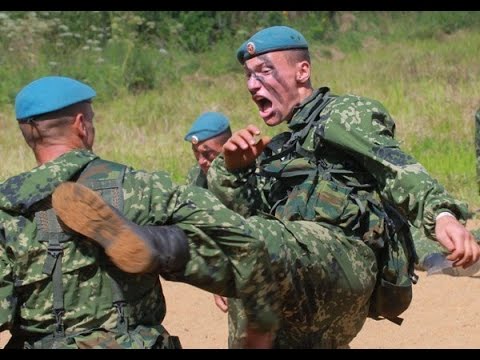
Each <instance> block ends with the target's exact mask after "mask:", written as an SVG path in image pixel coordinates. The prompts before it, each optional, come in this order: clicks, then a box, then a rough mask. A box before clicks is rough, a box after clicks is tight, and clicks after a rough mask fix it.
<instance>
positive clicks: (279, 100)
mask: <svg viewBox="0 0 480 360" xmlns="http://www.w3.org/2000/svg"><path fill="white" fill-rule="evenodd" d="M286 53H287V52H286V51H274V52H270V53H267V54H264V55H259V56H257V57H254V58H252V59H249V60H247V61H246V62H245V64H244V70H245V76H246V80H247V87H248V90H249V91H250V94H251V95H252V100H253V101H254V102H255V104H257V106H258V110H259V114H260V116H261V117H262V119H263V121H265V123H266V124H267V125H269V126H275V125H278V124H280V123H281V122H282V121H284V120H289V119H290V117H291V116H292V112H293V109H294V107H295V106H296V105H297V104H299V103H300V100H301V99H300V97H299V93H298V88H297V81H296V77H297V67H296V64H292V63H289V62H288V58H287V56H286Z"/></svg>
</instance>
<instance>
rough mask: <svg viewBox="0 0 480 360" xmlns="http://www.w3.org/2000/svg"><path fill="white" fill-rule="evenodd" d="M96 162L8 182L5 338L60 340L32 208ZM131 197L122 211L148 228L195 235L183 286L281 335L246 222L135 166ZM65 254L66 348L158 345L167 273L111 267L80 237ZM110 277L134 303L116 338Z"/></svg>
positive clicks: (81, 154) (2, 291)
mask: <svg viewBox="0 0 480 360" xmlns="http://www.w3.org/2000/svg"><path fill="white" fill-rule="evenodd" d="M95 158H97V156H96V155H95V154H93V153H91V152H88V151H86V150H76V151H71V152H69V153H67V154H64V155H62V156H61V157H59V158H57V159H55V160H54V161H51V162H48V163H46V164H43V165H41V166H39V167H37V168H34V169H33V170H31V171H28V172H25V173H22V174H20V175H18V176H15V177H13V178H10V179H8V180H7V181H5V182H4V183H2V184H0V331H1V330H5V329H9V330H11V332H12V334H13V335H14V336H15V334H21V335H22V336H24V337H25V336H26V337H27V338H28V337H32V338H33V337H36V338H38V337H39V336H43V335H47V334H51V333H52V332H53V330H54V325H55V319H54V316H53V314H52V306H53V304H52V296H53V291H52V283H51V279H50V278H49V277H48V276H47V275H45V274H43V272H42V270H43V266H44V263H45V259H46V257H47V244H46V243H45V242H39V241H38V239H37V238H36V234H37V230H38V229H37V224H36V222H35V218H34V214H33V213H32V210H31V209H32V206H33V205H34V204H36V203H38V202H39V201H41V200H43V199H46V198H48V197H49V196H50V195H51V193H52V192H53V190H54V189H55V187H56V186H57V185H58V184H60V183H61V182H64V181H68V180H70V179H72V178H74V176H76V174H78V172H79V171H80V170H81V169H83V168H84V167H85V166H86V165H87V164H88V163H89V162H91V161H92V160H93V159H95ZM123 193H124V210H123V212H124V214H125V216H126V217H127V218H129V219H130V220H132V221H134V222H136V223H138V224H140V225H146V224H159V225H160V224H167V225H172V224H176V225H178V226H179V227H181V228H182V229H183V230H184V231H185V232H186V233H187V235H188V237H189V244H190V256H191V259H190V261H189V263H188V264H187V266H186V269H185V272H184V274H183V277H182V278H181V279H179V281H183V282H186V283H190V284H192V285H195V286H197V287H200V288H202V289H204V290H207V291H211V292H214V293H219V294H222V295H225V296H230V297H239V298H242V299H245V301H246V304H247V307H248V316H249V320H250V321H251V324H252V326H253V327H254V328H255V327H257V328H259V329H263V330H267V329H271V328H275V327H276V324H277V317H276V315H275V314H276V311H277V308H278V305H276V300H274V299H275V297H274V296H275V295H274V294H275V285H274V284H273V281H271V276H272V274H271V270H270V267H269V262H268V257H267V252H266V250H265V248H264V245H263V243H261V242H260V241H258V240H257V239H254V238H253V237H252V236H250V230H249V228H248V226H247V225H246V223H245V221H244V219H243V218H241V217H240V216H238V215H236V214H235V213H233V212H232V211H230V210H228V209H226V208H225V207H224V206H223V205H222V204H221V203H219V202H218V200H217V199H216V198H215V197H214V196H213V195H211V194H210V193H208V191H206V190H204V189H201V188H197V187H189V186H177V185H175V184H173V183H172V181H171V180H170V177H169V176H168V174H166V173H164V172H154V173H147V172H143V171H135V170H133V169H131V168H126V171H125V175H124V181H123ZM63 246H64V254H63V258H62V270H63V281H62V283H63V287H64V289H63V293H64V308H65V314H64V316H63V320H64V324H65V333H66V335H67V337H68V338H69V342H68V344H64V345H63V346H71V347H92V346H93V347H95V346H96V347H127V348H128V347H134V348H143V347H145V348H149V347H151V346H152V345H153V344H155V342H156V341H157V338H159V337H160V336H161V335H162V330H163V328H162V327H161V325H160V324H161V322H162V321H163V318H164V316H165V300H164V297H163V293H162V289H161V286H160V282H159V278H158V275H157V274H145V275H132V274H127V273H123V272H121V271H119V270H118V269H116V268H114V267H113V265H111V264H110V263H109V262H108V261H107V260H106V259H105V256H104V254H103V250H101V249H100V248H99V247H97V246H96V245H94V244H93V243H90V242H89V241H86V240H85V239H82V238H80V237H77V238H75V237H74V238H72V239H71V241H66V242H64V243H63ZM110 277H115V278H116V279H117V281H118V283H119V285H120V286H121V288H122V290H123V292H124V297H125V299H126V302H127V304H128V308H127V312H126V314H127V317H128V323H129V325H130V331H129V333H127V334H122V333H120V332H119V331H117V330H118V329H117V320H118V313H117V311H116V309H115V308H113V307H112V289H111V282H110ZM266 284H272V285H266ZM275 307H277V308H275ZM199 311H201V310H199Z"/></svg>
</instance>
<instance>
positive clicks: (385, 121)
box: [207, 88, 468, 347]
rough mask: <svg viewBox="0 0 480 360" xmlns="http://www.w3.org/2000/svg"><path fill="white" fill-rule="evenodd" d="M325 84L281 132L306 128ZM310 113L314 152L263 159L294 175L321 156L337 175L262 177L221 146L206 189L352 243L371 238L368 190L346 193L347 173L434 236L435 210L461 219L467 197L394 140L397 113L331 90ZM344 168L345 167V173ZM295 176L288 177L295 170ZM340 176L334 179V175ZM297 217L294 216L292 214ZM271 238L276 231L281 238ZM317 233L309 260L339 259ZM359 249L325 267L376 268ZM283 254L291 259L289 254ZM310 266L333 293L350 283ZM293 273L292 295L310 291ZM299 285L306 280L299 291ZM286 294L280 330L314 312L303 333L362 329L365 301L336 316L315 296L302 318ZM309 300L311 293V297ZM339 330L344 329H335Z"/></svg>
mask: <svg viewBox="0 0 480 360" xmlns="http://www.w3.org/2000/svg"><path fill="white" fill-rule="evenodd" d="M324 89H326V90H327V91H328V88H321V89H319V90H316V91H315V92H314V93H313V94H312V96H310V97H309V98H307V99H306V100H305V101H304V102H303V103H302V104H301V105H299V106H298V107H297V108H296V109H295V110H294V114H293V117H292V119H291V120H290V122H289V123H288V127H289V130H290V133H289V134H287V135H288V136H286V137H285V139H291V138H293V137H295V136H297V135H298V134H300V133H301V132H302V131H305V130H304V129H305V128H306V127H307V126H308V125H309V122H310V121H312V119H311V117H312V114H315V109H316V108H318V107H319V104H320V103H321V102H323V101H324V97H325V94H326V92H325V90H324ZM316 117H317V119H319V124H318V126H317V127H315V128H311V129H310V130H308V129H307V130H308V133H307V135H306V136H305V137H304V141H303V143H302V144H301V147H302V149H303V150H306V151H308V152H309V153H310V154H314V156H315V158H314V159H310V158H302V157H301V156H298V155H297V157H293V158H292V157H291V156H290V157H289V156H286V157H285V158H280V159H277V160H275V161H274V162H272V163H270V164H269V166H270V167H274V168H276V169H278V168H281V169H282V171H290V173H291V174H295V171H297V170H298V169H304V168H305V166H306V165H307V166H308V165H310V166H311V168H312V169H315V167H317V166H318V165H319V164H320V165H321V166H325V167H329V168H330V169H334V170H335V171H336V174H339V175H338V177H337V175H336V174H334V173H330V174H322V173H320V174H317V175H318V176H316V177H310V176H309V177H307V178H306V179H305V180H304V181H298V182H297V183H293V185H290V184H287V185H288V186H286V184H284V183H282V180H277V179H276V178H275V177H266V176H262V174H261V172H260V171H259V170H260V169H259V168H258V167H257V165H255V166H252V167H251V168H248V169H242V170H237V171H235V172H229V171H227V170H226V168H225V162H224V159H223V155H219V156H218V157H217V158H216V159H215V160H214V161H213V162H212V165H211V167H210V169H209V172H208V176H207V177H208V184H209V190H210V191H212V192H213V193H214V194H215V195H216V196H217V197H218V198H219V199H220V200H221V201H222V202H223V203H224V204H225V205H226V206H227V207H229V208H230V209H233V210H235V211H236V212H238V213H240V214H242V215H244V216H245V217H249V216H254V215H259V216H265V215H264V214H271V215H274V216H275V217H276V218H278V219H280V220H310V221H313V222H315V223H317V224H318V226H319V227H320V228H323V227H327V228H329V229H332V231H333V232H334V233H335V235H336V236H335V237H333V239H334V240H332V241H333V242H339V243H341V242H342V241H345V239H348V238H350V237H352V238H356V239H357V241H359V242H362V240H364V241H368V239H369V236H370V235H369V234H362V233H358V231H355V229H356V228H358V227H356V225H357V224H358V222H359V221H360V219H361V214H362V213H364V208H365V204H368V203H369V202H370V201H369V200H368V197H367V196H362V197H360V201H355V199H354V198H353V197H352V196H350V193H349V192H350V191H351V190H349V188H348V187H345V186H341V183H345V182H351V183H357V184H365V183H368V182H369V181H371V180H373V181H374V183H375V184H376V185H375V187H376V189H377V190H376V191H373V190H370V191H369V194H370V195H371V196H372V198H373V199H379V198H380V197H382V198H384V199H387V200H389V201H390V202H392V203H394V204H395V205H396V207H397V208H398V209H399V210H400V211H401V212H402V213H403V214H404V215H405V216H406V218H407V219H408V220H409V221H410V222H411V223H412V224H413V225H414V226H416V227H417V228H419V229H422V232H423V233H425V234H426V236H428V237H429V238H432V239H433V238H434V226H435V218H436V216H437V215H438V214H439V213H440V212H442V211H450V212H452V213H453V214H455V215H456V217H457V218H458V219H460V221H463V222H465V221H466V219H467V217H468V209H467V205H466V204H465V203H462V202H460V201H458V200H456V199H454V198H453V197H451V196H450V195H449V194H448V193H447V191H446V190H445V189H444V188H443V187H442V186H441V185H440V184H439V183H438V182H437V181H436V180H434V179H433V178H432V177H431V176H430V175H429V174H428V173H427V171H426V170H425V169H424V168H423V167H422V166H421V165H420V164H419V163H418V162H417V161H416V160H415V159H414V158H412V157H411V156H409V155H407V154H405V153H404V152H403V151H402V150H401V149H400V148H399V145H398V142H397V141H396V140H395V139H394V131H395V124H394V121H393V119H392V118H391V116H390V114H389V113H388V112H387V110H386V109H385V108H384V106H383V105H382V104H381V103H379V102H378V101H375V100H371V99H367V98H363V97H358V96H353V95H345V96H338V97H334V98H333V100H331V101H330V103H328V104H327V105H326V106H325V107H324V108H323V110H321V111H320V112H319V113H318V114H317V115H316ZM280 138H281V137H280ZM285 141H287V140H285ZM267 150H268V149H267ZM271 155H274V154H268V153H267V151H266V152H265V153H264V156H263V158H262V157H261V158H259V160H260V161H263V160H264V159H265V158H268V157H269V156H271ZM263 170H265V169H263ZM344 170H346V173H347V174H348V176H345V175H342V171H344ZM344 173H345V172H344ZM324 175H325V176H324ZM292 178H294V176H293V175H292ZM339 178H340V179H341V181H338V179H339ZM312 186H313V190H312ZM364 192H365V191H364ZM357 200H358V198H357ZM362 208H363V209H362ZM268 216H270V215H268ZM362 221H367V223H369V228H370V231H369V232H371V235H373V234H374V233H375V232H376V231H378V232H381V231H383V228H382V224H381V223H380V222H379V219H378V218H376V216H375V214H373V213H371V214H369V219H366V220H365V219H363V220H362ZM294 223H296V224H297V221H295V222H294ZM306 224H309V223H308V222H307V223H298V224H297V225H296V226H297V227H298V228H299V229H297V230H296V231H297V232H299V233H301V232H302V230H301V229H302V227H305V226H306ZM333 229H334V230H333ZM366 235H367V236H366ZM377 235H378V234H377ZM380 235H381V234H380ZM328 238H329V237H328ZM277 241H282V239H281V238H278V239H277ZM323 242H324V237H323V236H317V235H315V234H310V235H309V236H303V237H302V244H303V245H304V247H303V248H304V249H305V254H308V256H310V257H311V258H312V259H313V260H312V264H313V265H312V266H318V265H320V264H324V260H323V259H336V258H337V256H338V254H337V251H338V249H336V248H334V247H333V248H332V247H327V246H324V245H325V244H323ZM319 243H320V244H322V245H319ZM267 246H268V249H269V252H270V256H271V258H273V256H276V255H274V254H276V252H275V250H274V247H273V245H272V243H270V242H267ZM278 246H280V245H278ZM338 246H340V245H338ZM313 248H315V249H317V252H312V251H310V249H313ZM361 249H362V248H360V247H359V246H358V245H357V247H352V248H351V249H349V251H346V252H345V258H348V259H349V261H352V262H353V261H354V262H355V266H357V267H359V268H356V269H355V268H354V266H353V265H352V264H347V263H348V261H344V262H342V261H335V264H336V267H334V268H333V269H330V271H331V272H332V274H333V273H335V272H336V273H337V274H338V276H347V275H346V274H347V273H348V272H349V271H352V270H353V271H354V272H353V274H351V276H352V277H353V278H356V280H357V282H360V281H362V280H364V279H367V278H368V277H369V276H370V274H371V271H374V270H372V269H375V268H376V262H375V260H374V259H373V258H372V257H371V256H369V255H370V254H365V253H362V254H360V250H361ZM347 255H348V256H347ZM280 256H287V255H285V254H284V255H280ZM291 256H294V255H291ZM285 261H287V260H285ZM289 261H295V259H293V260H292V259H290V260H289ZM296 261H297V262H298V264H299V266H300V263H301V261H302V257H299V258H297V259H296ZM332 261H333V260H332ZM364 269H369V270H368V271H366V270H364ZM312 272H313V273H315V276H316V278H315V279H311V281H312V282H317V283H318V284H321V285H317V286H323V291H324V292H327V293H329V294H333V293H336V292H340V293H342V292H344V291H347V290H346V289H348V286H347V287H345V286H346V284H347V282H341V281H340V282H331V281H329V280H328V279H329V278H330V276H333V275H329V276H327V274H326V273H325V271H322V270H321V265H320V269H319V270H317V271H313V270H312ZM276 275H277V274H276ZM292 276H296V277H297V281H298V282H297V285H296V287H295V288H294V289H291V293H295V292H298V296H305V295H304V293H302V291H308V290H307V289H308V286H309V282H307V281H306V280H305V279H304V278H302V277H301V276H299V275H298V274H295V275H292ZM308 280H309V281H310V279H308ZM350 280H351V279H350ZM366 283H368V281H367V282H366ZM366 283H365V284H366ZM293 284H294V283H293V282H292V283H290V286H293ZM302 287H306V288H307V289H305V290H302ZM371 290H372V287H369V286H364V287H363V291H364V292H363V293H362V292H361V291H359V292H358V293H357V294H355V295H352V298H353V300H350V301H352V305H353V304H358V303H361V302H362V301H364V299H366V298H368V297H369V296H370V294H371ZM280 291H281V292H282V290H280ZM315 296H318V294H316V295H315ZM292 297H294V295H289V296H288V297H287V296H284V297H282V298H283V299H284V304H283V309H284V312H283V313H284V316H283V322H282V325H281V329H280V330H279V334H282V333H283V329H289V332H291V333H295V330H291V329H298V331H297V332H296V333H298V334H300V333H301V332H302V331H301V330H302V326H303V325H304V324H305V323H309V324H312V323H316V322H317V319H316V318H315V317H318V321H319V322H322V321H323V326H322V328H317V329H316V330H317V331H318V333H315V331H314V330H313V329H310V331H305V332H304V335H303V337H304V338H305V339H308V338H310V335H312V336H316V337H317V339H318V338H320V337H321V335H322V333H323V334H325V336H323V337H322V338H323V339H325V340H326V339H327V338H328V337H329V336H327V335H326V334H331V333H334V332H335V336H334V339H337V342H336V345H340V346H344V345H346V343H342V341H347V342H348V341H350V340H349V339H351V336H352V334H353V336H354V335H355V334H356V332H358V331H359V330H360V329H361V324H363V322H364V321H365V319H366V317H367V313H366V312H365V311H364V310H365V308H361V306H359V307H358V308H357V309H355V310H358V311H357V312H356V313H355V311H353V310H352V311H350V312H348V311H344V309H342V308H341V307H338V309H339V311H338V312H334V316H332V317H329V318H324V317H322V315H321V314H322V308H323V310H324V313H328V311H329V310H330V309H336V306H337V305H338V304H337V301H338V299H336V298H325V301H324V302H323V303H320V304H319V305H318V306H319V307H320V308H319V309H318V311H315V312H313V314H314V317H313V318H311V319H310V320H305V319H304V318H303V317H302V315H301V314H302V312H299V314H298V318H297V319H295V315H290V316H287V314H288V312H286V309H288V304H287V303H288V300H289V299H291V298H292ZM355 299H358V300H355ZM297 301H298V300H297ZM305 301H307V300H305ZM310 301H312V300H311V298H310ZM330 301H331V302H330ZM235 308H236V307H235ZM342 311H344V312H343V313H342ZM238 316H240V315H238ZM236 317H237V315H236V314H233V313H232V314H230V318H232V319H235V318H236ZM338 322H345V323H350V328H349V327H348V326H346V327H345V329H338V328H336V326H337V324H338ZM355 325H358V326H355ZM232 329H233V326H232ZM333 329H335V330H333ZM232 331H234V330H232ZM336 331H341V332H344V334H338V333H336ZM285 332H286V331H285ZM238 336H240V335H239V334H238V333H234V332H233V333H232V332H230V338H231V343H232V344H233V343H235V339H236V338H238ZM299 336H300V335H299ZM232 339H233V340H232ZM281 339H282V336H280V340H279V341H280V343H277V346H279V347H291V346H296V345H298V343H296V342H295V340H294V339H288V336H285V340H284V341H283V340H281Z"/></svg>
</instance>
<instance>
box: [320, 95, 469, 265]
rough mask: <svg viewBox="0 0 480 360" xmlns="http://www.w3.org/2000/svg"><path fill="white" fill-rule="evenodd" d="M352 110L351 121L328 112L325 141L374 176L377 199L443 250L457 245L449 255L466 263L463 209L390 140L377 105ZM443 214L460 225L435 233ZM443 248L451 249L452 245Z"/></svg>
mask: <svg viewBox="0 0 480 360" xmlns="http://www.w3.org/2000/svg"><path fill="white" fill-rule="evenodd" d="M355 109H356V117H355V118H352V121H351V122H350V123H349V122H348V121H344V120H343V119H342V112H341V111H337V112H332V116H331V119H329V121H328V124H327V126H326V129H325V132H324V133H325V138H326V140H328V141H332V142H333V143H335V144H338V146H341V147H342V148H344V150H347V151H348V152H349V153H350V154H352V156H353V157H354V158H355V159H356V160H357V161H359V162H360V163H361V164H362V165H363V166H364V167H365V168H366V169H367V170H368V171H369V173H370V174H372V175H373V176H374V177H375V179H376V180H377V182H378V184H379V187H380V189H381V192H382V195H383V196H384V197H386V198H387V199H389V200H390V201H392V202H393V203H395V204H396V205H397V207H398V208H399V209H401V210H402V212H403V213H404V214H405V215H406V216H407V217H408V219H409V221H411V222H412V223H413V224H415V225H416V226H417V227H421V226H423V227H424V229H425V232H426V233H427V234H428V235H429V236H430V237H431V238H433V239H435V238H436V239H437V240H439V242H440V243H441V244H442V245H443V246H444V247H445V246H446V245H447V244H448V243H450V245H451V244H452V241H453V242H454V243H456V248H457V249H458V250H457V251H456V252H455V253H452V254H451V255H452V257H454V258H455V259H456V261H459V264H461V265H466V264H469V263H471V260H470V259H471V258H473V257H476V255H475V254H472V253H471V252H470V251H469V250H468V249H471V251H472V252H473V253H476V252H477V247H476V246H475V245H473V244H471V235H470V234H469V232H468V231H467V230H466V228H465V227H464V226H463V224H462V223H465V221H466V219H467V218H468V208H467V205H466V204H465V203H463V202H461V201H459V200H457V199H454V198H453V197H452V196H450V195H449V194H448V192H447V191H446V190H445V189H444V188H443V186H442V185H441V184H439V183H438V181H437V180H435V179H433V178H432V177H431V176H430V175H429V173H428V172H427V171H426V170H425V168H424V167H423V166H422V165H421V164H420V163H418V161H417V160H415V159H414V158H413V157H412V156H410V155H408V154H406V153H405V152H403V151H402V150H401V149H400V147H399V144H398V142H397V141H396V140H395V139H394V128H395V125H394V122H393V120H392V119H391V117H390V115H389V114H388V112H387V111H386V109H385V108H384V107H383V106H382V105H381V104H380V103H378V102H374V101H372V102H371V103H370V104H367V103H366V102H365V101H362V103H361V105H358V104H356V106H355ZM359 120H360V121H359ZM445 211H447V212H450V213H452V214H453V215H454V216H455V217H456V218H457V219H459V220H460V222H458V221H457V222H453V221H449V222H448V224H442V226H441V228H440V229H439V231H436V226H437V222H436V217H437V215H438V214H440V213H441V212H445ZM444 226H445V228H444ZM437 234H440V239H438V237H436V235H437ZM447 234H449V235H447ZM446 248H447V249H448V250H449V251H453V248H452V246H447V247H446ZM465 249H467V252H466V253H465Z"/></svg>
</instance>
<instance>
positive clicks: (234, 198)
mask: <svg viewBox="0 0 480 360" xmlns="http://www.w3.org/2000/svg"><path fill="white" fill-rule="evenodd" d="M254 170H255V168H253V167H252V168H248V169H246V170H240V171H235V172H230V171H228V170H227V169H226V168H225V161H224V159H223V156H222V155H219V156H218V157H217V158H216V159H215V160H214V161H213V162H212V166H211V167H210V169H209V171H208V189H209V190H210V191H211V192H212V193H213V194H214V195H215V196H216V197H217V198H218V199H219V200H220V201H221V202H222V203H223V204H224V205H225V206H226V207H228V208H229V209H231V210H233V211H235V212H236V213H238V214H240V215H242V216H244V217H249V216H252V215H255V214H256V213H257V211H258V209H259V208H260V206H261V203H262V202H261V195H260V190H259V188H258V186H257V185H258V184H257V179H256V176H255V174H254Z"/></svg>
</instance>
